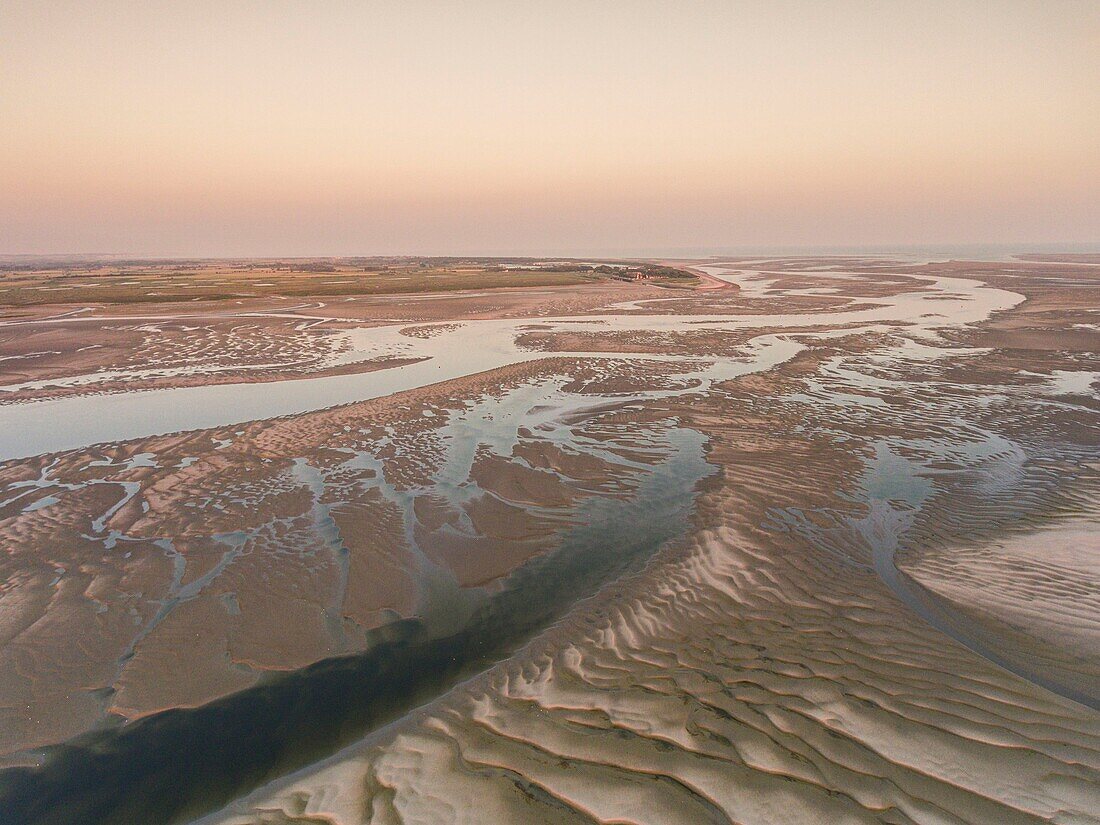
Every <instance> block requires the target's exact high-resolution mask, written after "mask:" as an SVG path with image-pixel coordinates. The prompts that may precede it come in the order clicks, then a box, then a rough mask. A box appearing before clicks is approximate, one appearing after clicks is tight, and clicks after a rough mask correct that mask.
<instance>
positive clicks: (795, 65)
mask: <svg viewBox="0 0 1100 825" xmlns="http://www.w3.org/2000/svg"><path fill="white" fill-rule="evenodd" d="M1098 54H1100V4H1098V3H1095V2H1057V1H1056V2H1043V3H1038V2H1010V1H1009V0H1003V1H1002V2H996V1H995V0H985V2H965V0H958V1H957V2H921V3H917V2H914V3H905V2H900V0H899V2H880V1H876V2H843V1H841V2H832V3H821V2H665V3H657V2H633V3H630V2H606V3H591V2H583V3H582V2H550V3H539V4H528V3H513V2H476V0H471V1H470V2H465V3H447V2H424V3H420V2H374V3H367V2H308V3H307V2H294V3H281V2H252V3H250V2H237V3H224V2H199V1H197V0H192V2H171V3H170V2H164V3H159V2H148V3H137V2H132V3H118V2H70V3H60V2H48V1H46V0H36V1H35V2H21V0H7V2H4V3H3V4H0V253H60V252H119V253H128V254H135V255H211V256H213V255H313V254H317V255H320V254H332V255H337V254H386V253H423V254H445V253H475V252H482V253H485V254H490V253H500V254H504V253H515V254H520V253H531V254H539V253H549V252H553V253H567V252H574V253H577V254H583V253H585V252H592V253H595V252H599V251H605V250H612V249H614V250H621V251H623V252H629V251H630V250H638V251H643V250H649V249H655V248H674V247H736V246H773V245H891V244H919V243H986V242H1004V243H1016V242H1096V241H1100V105H1098V103H1097V101H1100V59H1098V58H1097V55H1098Z"/></svg>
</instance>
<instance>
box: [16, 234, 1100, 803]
mask: <svg viewBox="0 0 1100 825" xmlns="http://www.w3.org/2000/svg"><path fill="white" fill-rule="evenodd" d="M294 266H296V267H298V269H297V270H294V269H292V268H288V267H290V265H289V264H286V263H285V262H279V261H274V260H270V261H254V262H240V261H235V262H228V261H225V262H216V263H215V262H206V263H196V262H186V261H176V262H118V261H114V262H112V261H98V260H97V261H68V262H66V261H60V260H59V261H51V262H49V265H48V266H46V265H45V264H43V265H42V266H40V267H38V268H35V266H33V265H32V264H31V263H26V262H24V263H23V264H21V266H20V267H18V268H11V269H9V270H7V271H4V270H3V269H2V268H0V274H2V277H0V544H2V547H3V551H4V552H3V553H2V554H0V565H3V569H2V574H0V579H2V581H3V586H2V588H0V812H3V815H0V821H2V822H5V823H7V822H9V821H10V822H13V823H28V825H29V823H98V822H102V823H131V822H132V823H149V822H166V823H167V822H192V821H201V822H203V823H207V824H208V825H213V823H219V824H220V825H246V823H248V824H249V825H251V824H252V823H271V825H274V823H307V822H308V823H317V822H326V823H339V825H351V824H352V823H368V822H370V823H397V822H407V823H444V822H455V823H465V822H478V823H486V822H494V823H495V822H501V823H512V822H551V823H559V822H560V823H574V822H578V823H582V822H629V823H699V822H720V823H725V822H736V823H754V824H755V823H761V824H763V823H776V822H889V823H903V822H920V823H924V822H928V823H932V822H935V823H941V822H945V823H946V822H952V823H958V822H965V823H991V825H992V824H993V823H1016V822H1020V823H1024V822H1052V823H1086V822H1100V818H1097V812H1098V811H1100V710H1098V709H1100V562H1098V559H1100V299H1098V296H1100V260H1098V259H1097V258H1096V256H1089V255H1079V256H1057V257H1055V258H1051V259H1049V260H1048V259H1045V258H1044V257H1043V256H1039V255H1030V256H1026V257H1025V256H1020V257H1012V258H1006V259H1004V260H990V261H980V260H949V259H940V260H922V259H917V258H906V257H904V256H897V257H890V256H876V257H860V256H845V257H812V258H811V257H799V258H793V257H792V258H759V257H757V258H747V257H746V258H711V259H706V260H688V259H683V260H652V261H556V260H555V261H541V260H534V259H523V260H518V259H470V260H458V259H445V260H444V259H431V260H428V259H377V260H375V259H355V260H354V261H351V260H333V261H311V262H308V266H307V265H306V264H302V263H298V264H294ZM100 284H107V285H109V289H108V288H106V287H101V286H100ZM69 286H71V287H72V288H71V289H68V288H66V289H61V287H69ZM169 288H170V289H169ZM156 293H160V294H159V295H158V294H156ZM5 296H7V297H5Z"/></svg>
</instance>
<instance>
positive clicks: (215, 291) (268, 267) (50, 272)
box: [0, 256, 696, 307]
mask: <svg viewBox="0 0 1100 825" xmlns="http://www.w3.org/2000/svg"><path fill="white" fill-rule="evenodd" d="M607 280H621V281H634V280H643V281H646V282H648V283H652V284H654V285H658V286H666V287H675V286H687V285H690V284H694V283H695V281H696V278H695V276H694V275H692V274H690V273H688V272H685V271H682V270H678V269H675V268H672V267H667V266H656V265H653V264H637V265H633V264H618V265H616V266H609V265H607V264H600V263H598V262H577V261H563V260H541V259H533V258H407V257H400V258H295V259H264V260H255V259H247V260H124V259H113V258H75V257H66V258H44V257H37V256H35V257H7V258H3V257H0V306H24V307H26V306H41V305H44V304H59V303H64V304H87V303H98V304H131V303H146V302H148V303H165V302H176V301H198V300H202V301H212V300H213V301H216V300H226V299H234V298H261V297H266V296H274V295H281V296H288V297H289V296H294V297H303V296H336V295H387V294H394V295H399V294H409V293H423V292H452V291H458V290H483V289H501V288H507V287H549V286H569V285H572V284H585V283H593V282H597V281H607Z"/></svg>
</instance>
